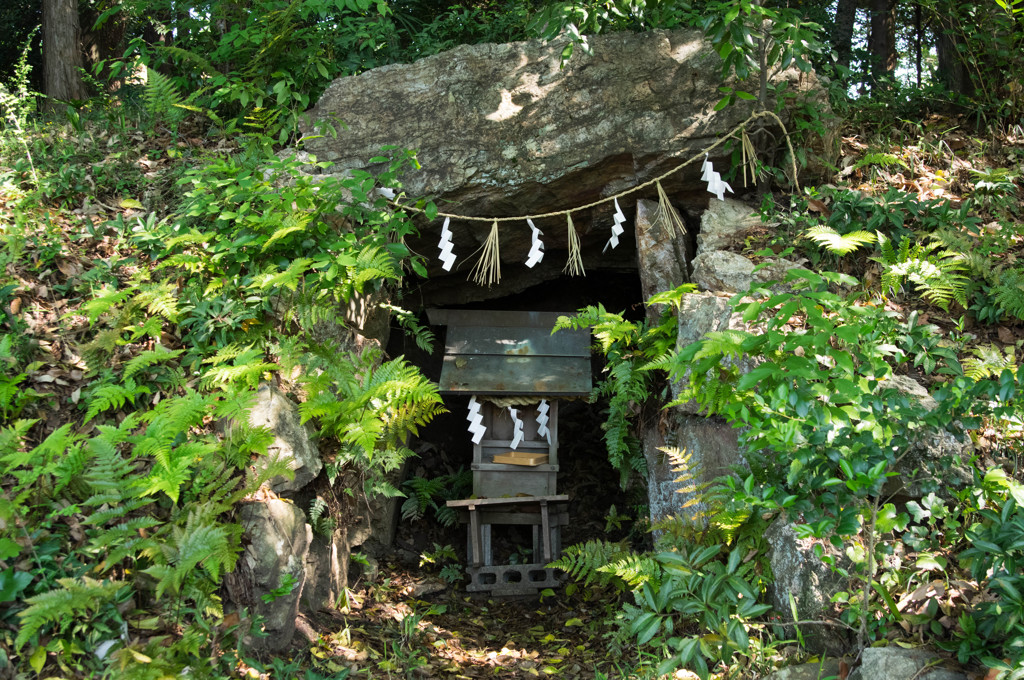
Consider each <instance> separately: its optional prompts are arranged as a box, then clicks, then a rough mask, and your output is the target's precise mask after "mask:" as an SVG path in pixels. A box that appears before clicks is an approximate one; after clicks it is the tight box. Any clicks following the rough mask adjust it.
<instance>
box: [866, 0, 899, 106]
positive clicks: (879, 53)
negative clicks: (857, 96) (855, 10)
mask: <svg viewBox="0 0 1024 680" xmlns="http://www.w3.org/2000/svg"><path fill="white" fill-rule="evenodd" d="M868 52H869V54H870V55H871V84H872V87H878V86H879V84H880V82H881V80H882V79H883V78H886V77H891V76H892V75H893V73H894V72H895V71H896V0H871V35H870V37H869V38H868Z"/></svg>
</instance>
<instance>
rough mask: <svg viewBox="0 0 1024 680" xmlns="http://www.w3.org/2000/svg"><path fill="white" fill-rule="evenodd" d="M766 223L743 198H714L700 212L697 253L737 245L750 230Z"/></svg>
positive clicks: (739, 244)
mask: <svg viewBox="0 0 1024 680" xmlns="http://www.w3.org/2000/svg"><path fill="white" fill-rule="evenodd" d="M764 226H765V225H764V224H763V223H762V222H761V216H760V215H758V214H757V211H756V210H754V209H753V208H751V207H750V206H749V205H747V204H746V203H743V202H742V201H737V200H736V199H733V198H727V199H725V200H724V201H711V202H710V203H709V204H708V209H707V210H705V211H704V214H702V215H701V216H700V233H699V234H697V254H698V255H699V254H701V253H705V252H710V251H712V250H729V249H736V248H738V247H739V246H742V245H743V241H744V239H745V238H746V237H747V236H748V235H749V234H751V233H752V232H754V231H755V230H758V229H763V228H764Z"/></svg>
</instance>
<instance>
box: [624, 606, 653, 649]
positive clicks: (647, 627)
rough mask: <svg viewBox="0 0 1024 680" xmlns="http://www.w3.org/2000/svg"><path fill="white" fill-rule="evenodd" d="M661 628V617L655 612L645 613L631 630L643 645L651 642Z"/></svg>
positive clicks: (634, 623)
mask: <svg viewBox="0 0 1024 680" xmlns="http://www.w3.org/2000/svg"><path fill="white" fill-rule="evenodd" d="M660 628H661V617H659V616H658V615H657V614H655V613H653V612H644V613H643V614H641V615H640V616H638V617H637V618H636V620H635V621H633V623H632V624H631V625H630V627H629V630H630V632H632V633H633V634H634V635H636V636H637V642H639V643H640V644H641V645H643V644H646V643H648V642H650V641H651V638H653V637H654V636H655V635H657V634H658V630H659V629H660Z"/></svg>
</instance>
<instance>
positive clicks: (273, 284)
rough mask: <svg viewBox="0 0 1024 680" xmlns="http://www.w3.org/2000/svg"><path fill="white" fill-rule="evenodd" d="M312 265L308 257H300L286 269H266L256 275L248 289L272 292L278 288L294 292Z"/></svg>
mask: <svg viewBox="0 0 1024 680" xmlns="http://www.w3.org/2000/svg"><path fill="white" fill-rule="evenodd" d="M312 264H313V260H311V259H309V258H308V257H300V258H298V259H296V260H293V261H292V263H291V264H289V265H288V268H287V269H284V270H279V269H274V268H270V269H268V270H267V271H265V272H263V273H262V274H260V275H258V276H257V277H256V278H255V279H254V280H253V282H252V284H251V285H250V286H249V287H250V288H252V289H255V290H259V291H262V292H266V291H272V290H275V289H279V288H286V289H288V290H290V291H294V290H295V289H296V288H297V287H298V285H299V283H300V282H301V281H302V277H303V276H305V275H306V272H308V271H309V268H310V266H311V265H312Z"/></svg>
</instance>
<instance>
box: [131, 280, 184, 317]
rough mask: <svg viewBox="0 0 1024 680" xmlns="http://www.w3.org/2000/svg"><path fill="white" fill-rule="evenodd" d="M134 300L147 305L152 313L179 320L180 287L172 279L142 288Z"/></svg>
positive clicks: (136, 302) (147, 308) (144, 305)
mask: <svg viewBox="0 0 1024 680" xmlns="http://www.w3.org/2000/svg"><path fill="white" fill-rule="evenodd" d="M133 302H134V303H135V304H139V305H141V306H143V307H145V308H146V310H147V311H148V312H149V313H150V314H159V315H160V316H162V317H163V318H165V319H167V320H168V321H170V322H171V323H177V322H178V314H179V311H178V288H177V286H176V285H175V284H174V283H173V282H171V281H164V282H163V283H158V284H154V285H151V286H147V287H146V288H143V289H141V290H140V291H139V292H138V294H137V295H136V296H135V298H134V300H133Z"/></svg>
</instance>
